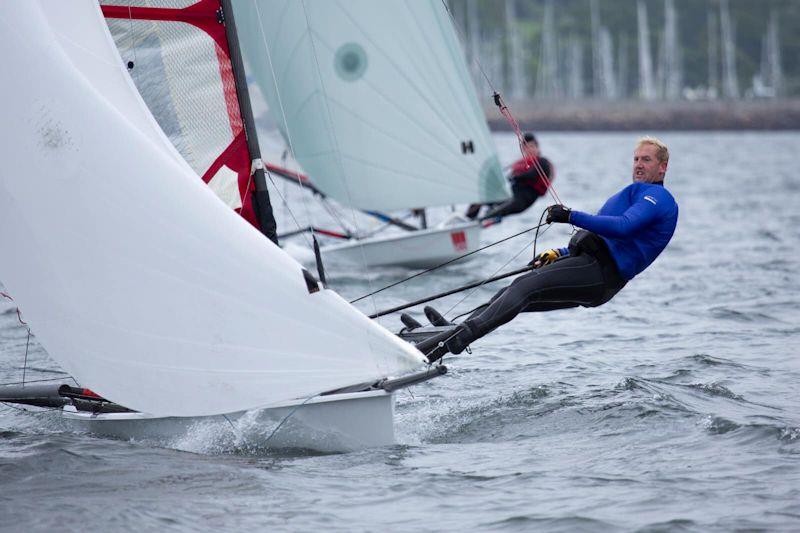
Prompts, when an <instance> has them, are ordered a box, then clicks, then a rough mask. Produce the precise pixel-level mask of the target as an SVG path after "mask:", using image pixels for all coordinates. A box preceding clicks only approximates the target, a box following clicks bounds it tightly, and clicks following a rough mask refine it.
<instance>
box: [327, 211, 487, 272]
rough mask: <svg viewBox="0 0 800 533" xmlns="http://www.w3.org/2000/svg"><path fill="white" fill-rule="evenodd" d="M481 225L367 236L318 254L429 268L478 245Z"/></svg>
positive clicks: (333, 259)
mask: <svg viewBox="0 0 800 533" xmlns="http://www.w3.org/2000/svg"><path fill="white" fill-rule="evenodd" d="M481 229H482V228H481V225H480V224H479V223H477V222H475V223H468V224H458V225H454V226H447V227H444V228H433V229H425V230H418V231H412V232H407V233H403V234H400V235H392V236H390V237H370V238H368V239H357V240H353V241H352V242H347V243H344V244H335V245H331V246H323V247H322V248H321V250H320V251H321V252H322V257H323V259H324V260H326V261H331V262H347V263H353V264H358V265H363V264H364V263H366V266H368V267H379V266H402V267H407V268H431V267H434V266H437V265H440V264H442V263H444V262H447V261H451V260H453V259H455V258H457V257H459V256H462V255H464V254H466V253H469V252H473V251H475V250H477V249H478V247H479V246H480V237H481Z"/></svg>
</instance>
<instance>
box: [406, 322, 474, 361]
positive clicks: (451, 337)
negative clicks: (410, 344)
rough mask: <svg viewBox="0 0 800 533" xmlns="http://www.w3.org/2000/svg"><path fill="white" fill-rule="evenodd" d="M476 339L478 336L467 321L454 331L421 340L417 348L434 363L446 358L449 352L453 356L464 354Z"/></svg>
mask: <svg viewBox="0 0 800 533" xmlns="http://www.w3.org/2000/svg"><path fill="white" fill-rule="evenodd" d="M476 338H477V335H475V332H474V331H473V329H472V328H471V327H470V325H469V324H468V323H467V322H466V321H465V322H462V323H461V324H459V325H457V326H454V327H453V328H452V329H449V330H447V331H443V332H441V333H437V334H436V335H433V336H431V337H428V338H427V339H424V340H421V341H420V342H418V343H417V344H416V347H417V350H419V351H420V352H422V353H423V354H425V356H426V357H427V358H428V361H429V362H431V363H432V362H434V361H438V360H439V359H441V358H442V357H444V355H445V354H447V353H448V352H449V353H453V354H459V353H461V352H463V351H464V350H465V349H466V347H467V346H469V344H470V343H471V342H472V341H474V340H475V339H476Z"/></svg>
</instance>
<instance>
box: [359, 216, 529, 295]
mask: <svg viewBox="0 0 800 533" xmlns="http://www.w3.org/2000/svg"><path fill="white" fill-rule="evenodd" d="M543 225H544V224H539V225H538V226H534V227H531V228H528V229H526V230H523V231H520V232H519V233H515V234H514V235H510V236H508V237H505V238H503V239H500V240H499V241H495V242H493V243H490V244H487V245H486V246H482V247H480V248H478V249H477V250H473V251H471V252H468V253H465V254H464V255H460V256H458V257H456V258H455V259H450V260H449V261H445V262H444V263H441V264H439V265H436V266H434V267H431V268H428V269H426V270H423V271H422V272H417V273H416V274H414V275H413V276H409V277H407V278H405V279H401V280H400V281H396V282H394V283H391V284H389V285H386V286H385V287H383V288H381V289H378V290H376V291H373V292H371V293H369V294H365V295H364V296H359V297H358V298H356V299H355V300H350V303H351V304H354V303H356V302H358V301H360V300H363V299H364V298H368V297H370V296H374V295H376V294H378V293H379V292H383V291H385V290H387V289H391V288H392V287H396V286H397V285H400V284H402V283H405V282H407V281H410V280H412V279H414V278H417V277H419V276H422V275H424V274H428V273H430V272H433V271H434V270H438V269H440V268H442V267H444V266H447V265H449V264H450V263H454V262H456V261H460V260H461V259H464V258H465V257H469V256H470V255H473V254H477V253H478V252H482V251H483V250H486V249H487V248H491V247H492V246H496V245H498V244H501V243H503V242H506V241H508V240H511V239H513V238H514V237H519V236H520V235H524V234H526V233H528V232H530V231H533V230H537V232H538V230H539V228H540V227H541V226H543Z"/></svg>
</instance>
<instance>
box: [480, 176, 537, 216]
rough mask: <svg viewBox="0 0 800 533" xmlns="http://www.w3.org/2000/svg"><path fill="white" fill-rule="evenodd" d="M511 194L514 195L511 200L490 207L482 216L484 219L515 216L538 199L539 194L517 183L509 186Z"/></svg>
mask: <svg viewBox="0 0 800 533" xmlns="http://www.w3.org/2000/svg"><path fill="white" fill-rule="evenodd" d="M511 192H512V193H513V194H514V196H513V197H512V198H510V199H508V200H506V201H505V202H503V203H502V204H500V205H497V206H494V207H492V208H491V209H490V210H489V212H488V213H486V215H484V216H485V217H486V218H494V217H505V216H508V215H516V214H517V213H522V212H523V211H525V210H526V209H528V208H529V207H530V206H532V205H533V203H534V202H535V201H536V199H537V198H539V193H538V192H536V190H535V189H534V188H532V187H529V186H526V185H521V184H519V183H514V184H513V185H512V186H511Z"/></svg>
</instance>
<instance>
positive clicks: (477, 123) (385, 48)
mask: <svg viewBox="0 0 800 533" xmlns="http://www.w3.org/2000/svg"><path fill="white" fill-rule="evenodd" d="M234 10H235V12H236V18H237V21H239V23H238V24H239V33H240V40H241V44H242V49H243V53H244V56H245V58H246V60H247V61H248V63H249V65H250V67H251V69H252V74H253V76H254V78H255V81H256V83H257V85H258V86H259V88H260V90H261V92H262V94H263V95H264V96H265V98H266V100H267V102H268V104H269V107H270V111H271V113H273V114H274V116H275V122H276V123H277V124H278V125H279V127H280V128H281V132H282V134H283V136H284V138H285V140H286V142H287V144H289V145H290V146H291V148H292V149H293V152H294V156H295V158H296V159H297V160H298V162H299V163H300V164H301V165H302V167H303V169H304V171H305V172H306V173H307V174H308V175H309V176H310V177H311V178H312V180H313V181H314V184H315V185H316V186H317V187H318V188H319V189H320V190H322V191H323V192H324V193H326V194H327V195H328V196H330V197H332V198H334V199H336V200H337V201H339V202H341V203H343V204H345V205H349V206H351V207H356V208H359V209H373V210H396V209H405V208H417V207H428V206H437V205H452V204H457V203H474V202H481V203H483V202H492V201H499V200H502V199H504V198H506V197H507V196H508V193H507V188H506V184H505V179H504V178H503V175H502V171H501V168H500V164H499V162H498V158H497V154H496V152H495V148H494V145H493V142H492V140H491V137H490V134H489V130H488V127H487V125H486V121H485V118H484V116H483V112H482V110H481V108H480V106H479V105H478V101H477V98H476V95H475V91H474V88H473V86H472V82H471V80H470V77H469V73H468V72H467V68H466V65H465V62H464V59H463V55H462V52H461V49H460V46H459V43H458V39H457V36H456V34H455V32H454V29H453V26H452V24H451V23H450V20H449V17H448V15H447V12H446V11H445V9H444V7H443V5H442V3H441V1H440V0H415V1H413V2H407V1H389V2H387V1H381V2H376V1H374V0H348V1H346V2H344V1H337V0H303V1H295V0H247V1H237V2H235V3H234Z"/></svg>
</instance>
